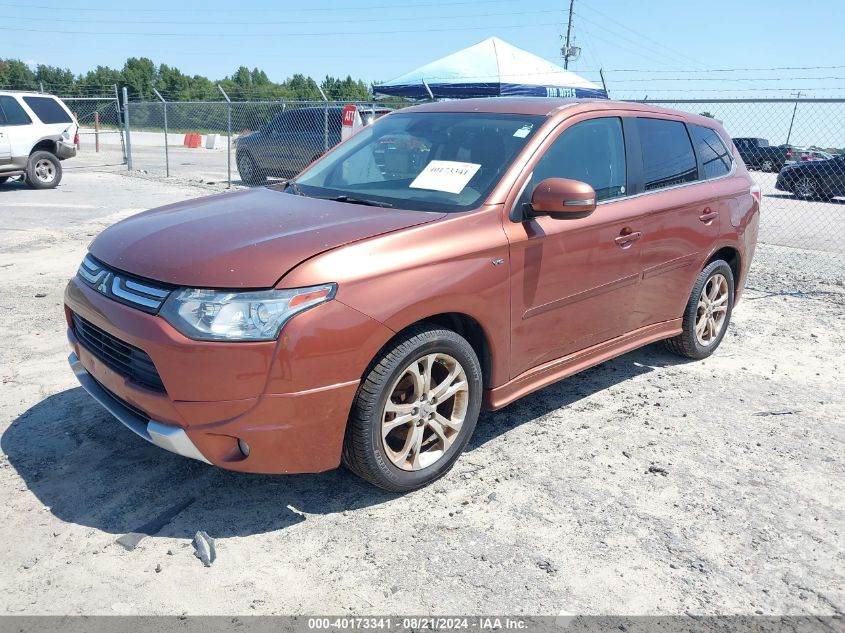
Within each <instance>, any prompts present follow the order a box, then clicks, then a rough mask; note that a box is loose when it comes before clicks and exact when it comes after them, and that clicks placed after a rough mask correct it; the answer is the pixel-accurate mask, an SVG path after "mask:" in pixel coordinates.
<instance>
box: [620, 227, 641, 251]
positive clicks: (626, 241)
mask: <svg viewBox="0 0 845 633" xmlns="http://www.w3.org/2000/svg"><path fill="white" fill-rule="evenodd" d="M642 236H643V234H642V233H641V232H639V231H628V232H627V233H626V232H624V231H623V232H622V233H621V234H620V235H619V237H617V238H615V239H614V240H613V241H614V242H616V243H617V244H618V245H619V246H621V247H622V248H628V247H629V246H631V244H633V243H634V242H636V241H637V240H638V239H640V238H641V237H642Z"/></svg>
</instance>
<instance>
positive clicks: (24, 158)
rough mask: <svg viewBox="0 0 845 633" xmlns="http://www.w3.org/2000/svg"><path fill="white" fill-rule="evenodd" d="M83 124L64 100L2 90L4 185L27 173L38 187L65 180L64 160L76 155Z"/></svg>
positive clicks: (0, 170)
mask: <svg viewBox="0 0 845 633" xmlns="http://www.w3.org/2000/svg"><path fill="white" fill-rule="evenodd" d="M77 145H79V124H78V123H77V122H76V119H75V118H74V116H73V114H72V113H71V111H70V110H68V109H67V106H66V105H65V104H64V103H62V101H61V99H59V98H57V97H54V96H52V95H47V94H41V93H38V92H6V91H0V184H2V183H4V182H6V181H7V180H8V179H9V178H11V177H13V176H23V177H24V180H25V181H26V182H27V183H28V184H29V185H30V186H31V187H34V188H35V189H52V188H53V187H55V186H56V185H58V184H59V182H61V180H62V164H61V162H60V161H62V160H64V159H66V158H71V157H73V156H76V147H77Z"/></svg>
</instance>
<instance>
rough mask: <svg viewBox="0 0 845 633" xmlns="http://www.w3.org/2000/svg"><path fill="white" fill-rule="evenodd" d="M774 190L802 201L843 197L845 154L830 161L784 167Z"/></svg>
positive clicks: (815, 161)
mask: <svg viewBox="0 0 845 633" xmlns="http://www.w3.org/2000/svg"><path fill="white" fill-rule="evenodd" d="M775 188H776V189H779V190H780V191H789V192H791V193H794V194H795V195H796V196H797V197H799V198H801V199H802V200H830V199H831V198H832V197H834V196H845V154H839V155H838V156H835V157H834V158H831V159H830V160H812V161H808V162H805V163H798V164H796V165H789V166H787V167H784V169H783V170H781V172H780V173H779V174H778V180H777V183H776V184H775Z"/></svg>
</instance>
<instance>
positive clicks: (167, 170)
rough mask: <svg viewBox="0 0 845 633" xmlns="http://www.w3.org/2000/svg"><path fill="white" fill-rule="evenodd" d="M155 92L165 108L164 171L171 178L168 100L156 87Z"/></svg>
mask: <svg viewBox="0 0 845 633" xmlns="http://www.w3.org/2000/svg"><path fill="white" fill-rule="evenodd" d="M153 92H154V93H156V96H157V97H158V98H159V99H160V100H161V104H162V108H164V172H165V173H166V174H167V177H168V178H170V152H169V151H168V149H167V101H165V100H164V97H162V96H161V93H159V91H158V90H156V89H155V88H153Z"/></svg>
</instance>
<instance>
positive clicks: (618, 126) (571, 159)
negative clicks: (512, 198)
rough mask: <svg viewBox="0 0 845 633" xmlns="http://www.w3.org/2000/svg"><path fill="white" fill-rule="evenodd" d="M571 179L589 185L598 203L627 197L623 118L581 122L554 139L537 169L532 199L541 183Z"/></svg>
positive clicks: (531, 187) (529, 190)
mask: <svg viewBox="0 0 845 633" xmlns="http://www.w3.org/2000/svg"><path fill="white" fill-rule="evenodd" d="M546 178H570V179H572V180H580V181H581V182H586V183H587V184H588V185H590V186H591V187H592V188H593V189H594V190H595V192H596V201H597V202H600V201H602V200H610V199H612V198H618V197H620V196H624V195H625V178H626V175H625V137H624V136H623V134H622V119H620V118H618V117H602V118H598V119H588V120H586V121H581V122H579V123H576V124H575V125H573V126H571V127H569V128H567V129H566V130H564V132H563V133H562V134H561V135H560V136H559V137H557V139H555V141H554V142H553V143H552V145H551V146H550V147H549V149H548V150H546V153H545V154H544V155H543V157H542V158H541V159H540V160H539V162H538V163H537V165H536V166H535V167H534V172H533V175H532V178H531V184H530V186H529V187H527V188H526V194H527V196H528V197H529V198H530V196H531V192H532V191H533V190H534V187H536V186H537V185H538V184H539V183H540V181H541V180H544V179H546Z"/></svg>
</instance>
